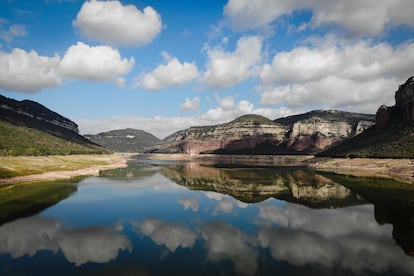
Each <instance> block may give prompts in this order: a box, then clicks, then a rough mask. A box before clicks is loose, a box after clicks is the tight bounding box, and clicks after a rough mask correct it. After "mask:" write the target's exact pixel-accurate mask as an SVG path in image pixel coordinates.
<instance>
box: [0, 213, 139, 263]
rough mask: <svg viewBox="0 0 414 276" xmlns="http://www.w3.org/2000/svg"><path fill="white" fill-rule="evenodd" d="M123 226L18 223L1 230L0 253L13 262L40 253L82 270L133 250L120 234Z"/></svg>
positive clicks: (39, 219) (43, 220) (44, 221)
mask: <svg viewBox="0 0 414 276" xmlns="http://www.w3.org/2000/svg"><path fill="white" fill-rule="evenodd" d="M121 230H122V224H118V225H117V226H116V227H113V228H109V227H97V226H94V227H86V228H78V229H70V228H65V227H63V225H62V223H61V222H60V221H57V220H54V219H50V218H42V217H36V216H34V217H31V218H27V219H19V220H16V221H14V222H10V223H7V224H5V225H3V226H1V227H0V244H1V245H2V246H1V248H0V253H8V254H10V255H11V256H12V257H13V258H17V257H22V256H25V255H28V256H31V257H32V256H34V255H35V254H36V253H37V252H39V251H41V250H47V251H51V252H52V253H57V252H58V251H59V250H60V251H61V252H62V253H63V255H64V256H65V257H66V259H67V260H68V261H69V262H71V263H73V264H75V265H76V266H80V265H82V264H85V263H88V262H94V263H106V262H108V261H110V260H113V259H115V258H116V257H117V255H118V252H119V251H121V250H130V249H131V243H130V241H129V239H128V238H127V237H126V236H124V235H122V234H119V233H118V232H119V231H121Z"/></svg>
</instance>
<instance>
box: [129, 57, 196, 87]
mask: <svg viewBox="0 0 414 276" xmlns="http://www.w3.org/2000/svg"><path fill="white" fill-rule="evenodd" d="M163 56H164V59H165V62H166V64H161V65H159V66H158V67H157V68H155V69H154V70H153V71H152V72H150V73H147V74H145V75H143V76H142V77H139V78H138V79H137V81H136V84H135V86H142V87H144V88H145V89H148V90H153V91H154V90H159V89H162V88H166V87H171V86H178V85H182V84H184V83H187V82H189V81H191V80H193V79H195V78H197V76H198V70H197V66H196V64H195V62H191V63H189V62H184V63H181V62H180V61H179V60H178V59H177V58H176V57H170V56H169V55H168V54H167V53H165V52H164V53H163Z"/></svg>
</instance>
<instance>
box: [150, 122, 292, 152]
mask: <svg viewBox="0 0 414 276" xmlns="http://www.w3.org/2000/svg"><path fill="white" fill-rule="evenodd" d="M288 130H289V129H288V128H287V127H286V126H283V125H281V124H278V123H275V122H273V121H271V120H269V119H267V118H265V117H263V116H260V115H245V116H242V117H239V118H237V119H235V120H234V121H231V122H229V123H226V124H221V125H216V126H204V127H191V128H188V129H186V130H181V131H178V132H176V133H174V134H172V135H170V136H168V137H167V138H165V139H164V141H163V143H161V144H160V145H158V146H156V148H157V149H158V150H160V151H164V152H183V153H186V154H190V155H191V154H198V153H202V152H212V151H215V150H218V149H226V150H229V151H238V150H241V149H246V148H254V147H256V146H258V145H260V144H262V143H265V142H268V143H271V144H273V145H279V144H280V143H282V142H283V141H284V137H285V136H286V133H287V131H288Z"/></svg>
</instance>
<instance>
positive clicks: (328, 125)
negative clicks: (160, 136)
mask: <svg viewBox="0 0 414 276" xmlns="http://www.w3.org/2000/svg"><path fill="white" fill-rule="evenodd" d="M374 119H375V118H374V115H367V114H358V113H350V112H343V111H336V110H327V111H324V110H317V111H311V112H308V113H305V114H300V115H295V116H289V117H286V118H280V119H277V120H274V121H272V120H270V119H268V118H266V117H263V116H260V115H244V116H241V117H239V118H237V119H235V120H233V121H231V122H229V123H225V124H220V125H214V126H201V127H191V128H188V129H185V130H181V131H178V132H176V133H174V134H172V135H170V136H168V137H166V138H165V139H164V140H163V141H162V142H161V143H160V144H158V145H156V146H154V147H153V148H152V149H151V152H161V153H185V154H190V155H191V154H198V153H218V154H220V153H222V154H310V153H315V152H319V151H321V150H322V149H324V148H326V147H328V146H330V145H332V144H336V143H339V142H341V141H343V140H345V139H347V138H349V137H353V136H355V135H357V134H359V133H361V132H362V131H364V130H365V129H366V128H368V127H369V126H371V125H372V124H374Z"/></svg>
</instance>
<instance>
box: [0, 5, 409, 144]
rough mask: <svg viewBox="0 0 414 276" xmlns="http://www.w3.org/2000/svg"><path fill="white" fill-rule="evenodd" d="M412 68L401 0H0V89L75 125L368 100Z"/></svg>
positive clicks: (109, 125)
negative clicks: (32, 102) (35, 103)
mask: <svg viewBox="0 0 414 276" xmlns="http://www.w3.org/2000/svg"><path fill="white" fill-rule="evenodd" d="M412 75H414V16H413V2H412V0H382V1H377V0H364V1H360V0H307V1H299V0H228V1H226V0H210V1H207V0H205V1H204V0H180V1H165V0H164V1H163V0H152V1H151V0H135V1H134V0H121V1H97V0H89V1H78V0H33V1H26V0H0V94H1V95H3V96H6V97H10V98H14V99H17V100H23V99H29V100H33V101H37V102H39V103H41V104H43V105H44V106H46V107H48V108H50V109H52V110H54V111H56V112H58V113H60V114H62V115H63V116H65V117H68V118H70V119H71V120H73V121H75V122H76V123H77V124H78V125H79V130H80V132H81V133H82V134H96V133H99V132H103V131H109V130H113V129H122V128H127V127H130V128H136V129H143V130H145V131H148V132H151V133H153V134H154V135H156V136H158V137H159V138H164V137H166V136H167V135H169V134H171V133H173V132H175V131H178V130H181V129H184V128H187V127H190V126H196V125H212V124H218V123H224V122H228V121H230V120H232V119H234V118H236V117H238V116H241V115H243V114H260V115H263V116H266V117H268V118H270V119H276V118H279V117H284V116H287V115H292V114H298V113H303V112H307V111H310V110H315V109H338V110H344V111H352V112H361V113H375V112H376V110H377V108H378V107H379V106H380V105H382V104H387V105H393V104H394V92H395V91H396V90H397V89H398V85H399V84H401V83H403V82H404V81H405V80H406V79H407V78H408V77H410V76H412Z"/></svg>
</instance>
